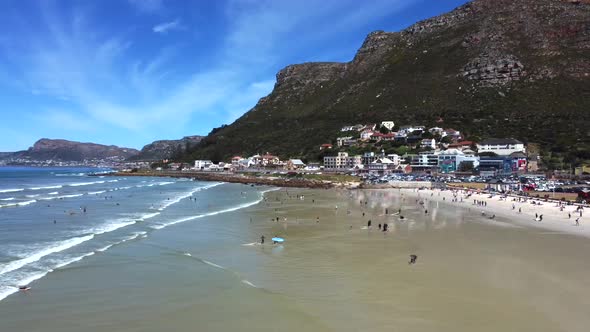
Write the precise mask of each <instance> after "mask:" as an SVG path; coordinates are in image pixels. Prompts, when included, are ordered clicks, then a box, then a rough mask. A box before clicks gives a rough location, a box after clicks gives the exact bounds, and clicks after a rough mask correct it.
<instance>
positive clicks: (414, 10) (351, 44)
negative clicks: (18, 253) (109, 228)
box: [0, 0, 466, 151]
mask: <svg viewBox="0 0 590 332" xmlns="http://www.w3.org/2000/svg"><path fill="white" fill-rule="evenodd" d="M465 2H466V0H367V1H362V2H361V1H358V0H321V1H320V0H297V1H295V0H290V1H286V0H285V1H283V0H217V1H213V0H211V1H205V0H202V1H196V0H195V1H182V0H100V1H99V0H94V1H90V0H59V1H57V0H56V1H49V0H38V1H33V0H3V1H0V26H2V28H1V29H0V119H1V121H0V151H15V150H20V149H26V148H28V147H29V146H31V145H32V144H33V143H34V142H35V141H36V140H37V139H39V138H41V137H47V138H64V139H69V140H77V141H84V142H96V143H102V144H115V145H119V146H126V147H134V148H141V147H142V146H143V145H145V144H147V143H150V142H151V141H153V140H157V139H176V138H180V137H182V136H187V135H196V134H202V135H204V134H207V133H208V132H209V131H210V130H211V129H212V128H213V127H218V126H220V125H222V124H229V123H231V122H233V121H234V120H235V119H237V118H238V117H239V116H241V115H242V114H244V113H245V112H246V111H248V110H249V109H250V108H252V107H253V106H254V105H255V104H256V102H257V101H258V99H259V98H261V97H263V96H265V95H267V94H268V93H269V92H270V91H271V90H272V88H273V85H274V83H275V75H276V73H277V71H278V70H280V69H281V68H283V67H285V66H287V65H289V64H293V63H301V62H308V61H350V60H351V59H352V58H353V56H354V54H355V52H356V51H357V49H358V48H359V47H360V46H361V44H362V42H363V40H364V38H365V36H366V35H367V34H368V33H369V32H371V31H374V30H385V31H398V30H400V29H403V28H405V27H407V26H408V25H411V24H412V23H414V22H416V21H418V20H421V19H425V18H428V17H431V16H434V15H438V14H441V13H444V12H446V11H449V10H451V9H453V8H455V7H457V6H459V5H461V4H462V3H465Z"/></svg>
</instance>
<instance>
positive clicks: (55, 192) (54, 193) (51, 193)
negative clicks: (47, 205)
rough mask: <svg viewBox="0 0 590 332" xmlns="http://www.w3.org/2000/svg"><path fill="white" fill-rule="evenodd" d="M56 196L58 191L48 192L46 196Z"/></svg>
mask: <svg viewBox="0 0 590 332" xmlns="http://www.w3.org/2000/svg"><path fill="white" fill-rule="evenodd" d="M57 194H59V191H54V192H50V193H49V194H47V195H57Z"/></svg>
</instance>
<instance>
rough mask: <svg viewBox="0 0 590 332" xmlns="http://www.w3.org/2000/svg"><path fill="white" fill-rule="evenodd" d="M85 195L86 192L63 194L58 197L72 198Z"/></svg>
mask: <svg viewBox="0 0 590 332" xmlns="http://www.w3.org/2000/svg"><path fill="white" fill-rule="evenodd" d="M83 195H84V194H72V195H62V196H59V197H57V198H72V197H80V196H83Z"/></svg>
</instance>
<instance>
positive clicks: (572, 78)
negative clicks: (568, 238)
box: [181, 0, 590, 166]
mask: <svg viewBox="0 0 590 332" xmlns="http://www.w3.org/2000/svg"><path fill="white" fill-rule="evenodd" d="M380 121H395V123H396V125H404V124H406V125H412V124H414V125H417V124H419V125H425V126H444V128H454V129H456V130H460V131H461V132H462V133H463V134H465V135H466V136H467V138H469V139H472V140H478V139H482V138H486V137H513V138H517V139H520V140H523V141H525V142H527V143H538V144H540V146H541V149H542V151H541V152H542V157H543V161H544V162H546V163H554V165H562V166H564V165H574V164H579V163H581V162H582V161H584V160H590V130H589V128H590V4H589V1H586V0H584V1H574V0H474V1H471V2H469V3H467V4H465V5H463V6H460V7H458V8H457V9H455V10H453V11H451V12H449V13H447V14H443V15H441V16H437V17H434V18H430V19H427V20H425V21H422V22H418V23H416V24H414V25H412V26H410V27H408V28H407V29H405V30H403V31H400V32H384V31H376V32H373V33H370V34H369V35H368V36H367V38H366V39H365V41H364V43H363V45H362V46H361V48H360V49H359V50H358V52H357V54H356V55H355V57H354V59H352V61H350V62H348V63H304V64H296V65H290V66H287V67H286V68H284V69H282V70H281V71H280V72H279V73H278V74H277V81H276V84H275V87H274V90H273V91H272V92H271V93H270V94H269V95H268V96H266V97H264V98H262V99H260V101H259V102H258V104H257V105H256V106H255V107H254V108H253V109H251V110H250V111H248V112H247V113H245V114H244V115H243V116H242V117H240V118H239V119H238V120H236V121H235V122H234V123H232V124H230V125H228V126H224V127H221V128H216V129H215V130H213V131H212V132H211V133H210V134H209V135H208V136H207V137H205V138H204V139H203V140H202V141H201V143H200V144H198V145H197V146H196V147H195V148H194V149H191V150H190V151H189V152H188V153H187V154H185V155H184V156H183V158H181V159H184V160H191V159H202V158H207V159H213V160H223V159H228V158H230V157H231V156H232V155H236V154H239V155H250V154H254V153H262V152H266V151H269V152H271V153H274V154H276V155H279V156H280V157H283V158H289V157H291V158H293V157H303V158H307V159H310V160H313V159H316V160H317V159H319V157H320V151H319V146H320V145H321V144H323V143H333V144H334V143H335V139H336V138H337V137H338V136H341V134H340V128H342V127H343V126H346V125H354V124H357V123H360V124H367V123H379V122H380Z"/></svg>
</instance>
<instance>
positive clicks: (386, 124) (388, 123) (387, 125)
mask: <svg viewBox="0 0 590 332" xmlns="http://www.w3.org/2000/svg"><path fill="white" fill-rule="evenodd" d="M394 126H395V123H393V121H383V122H381V127H385V128H387V129H389V130H391V129H393V127H394Z"/></svg>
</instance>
